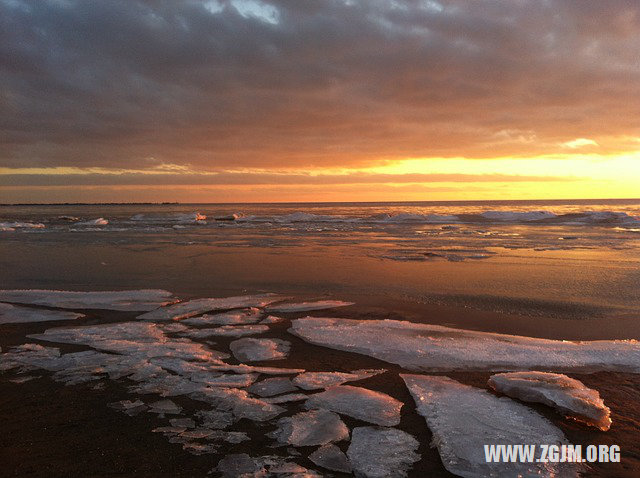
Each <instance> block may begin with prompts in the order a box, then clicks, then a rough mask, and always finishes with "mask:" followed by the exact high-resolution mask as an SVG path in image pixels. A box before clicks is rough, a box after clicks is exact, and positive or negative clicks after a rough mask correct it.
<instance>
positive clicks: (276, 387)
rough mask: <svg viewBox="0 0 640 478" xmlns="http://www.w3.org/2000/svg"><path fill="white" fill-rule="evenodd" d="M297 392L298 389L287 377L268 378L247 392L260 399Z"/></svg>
mask: <svg viewBox="0 0 640 478" xmlns="http://www.w3.org/2000/svg"><path fill="white" fill-rule="evenodd" d="M297 390H298V388H297V387H296V386H295V385H293V383H291V379H290V378H287V377H274V378H267V379H265V380H262V381H260V382H257V383H254V384H253V385H251V386H250V387H249V388H247V391H249V392H251V393H253V394H254V395H258V396H259V397H272V396H274V395H279V394H281V393H287V392H295V391H297Z"/></svg>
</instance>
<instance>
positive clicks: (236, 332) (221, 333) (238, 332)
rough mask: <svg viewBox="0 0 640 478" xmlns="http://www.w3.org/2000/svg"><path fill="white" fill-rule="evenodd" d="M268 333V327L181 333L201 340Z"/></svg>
mask: <svg viewBox="0 0 640 478" xmlns="http://www.w3.org/2000/svg"><path fill="white" fill-rule="evenodd" d="M268 331H269V326H268V325H223V326H222V327H214V328H206V329H191V330H188V331H184V332H182V333H181V334H180V335H182V336H184V337H192V338H197V339H203V338H208V337H216V336H218V337H244V336H246V335H257V334H263V333H265V332H268Z"/></svg>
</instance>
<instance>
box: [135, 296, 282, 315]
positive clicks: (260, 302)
mask: <svg viewBox="0 0 640 478" xmlns="http://www.w3.org/2000/svg"><path fill="white" fill-rule="evenodd" d="M277 300H279V297H278V296H276V295H274V294H258V295H241V296H237V297H221V298H206V299H193V300H190V301H187V302H180V303H178V304H173V305H169V306H167V307H162V308H160V309H156V310H153V311H151V312H147V313H146V314H142V315H139V316H138V317H137V318H138V319H141V320H152V321H163V320H182V319H188V318H190V317H194V316H196V315H200V314H202V313H204V312H209V311H212V310H225V309H239V308H244V307H264V306H265V305H268V304H270V303H272V302H275V301H277Z"/></svg>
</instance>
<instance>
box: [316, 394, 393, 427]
mask: <svg viewBox="0 0 640 478" xmlns="http://www.w3.org/2000/svg"><path fill="white" fill-rule="evenodd" d="M305 407H306V408H307V409H313V408H326V409H327V410H331V411H334V412H337V413H340V414H343V415H348V416H350V417H353V418H357V419H358V420H362V421H365V422H368V423H373V424H375V425H383V426H394V425H398V424H399V423H400V409H401V408H402V402H400V401H398V400H396V399H395V398H393V397H390V396H389V395H387V394H386V393H382V392H375V391H373V390H368V389H366V388H362V387H353V386H351V385H338V386H335V387H331V388H328V389H327V390H325V391H324V392H320V393H316V394H314V395H311V396H310V397H309V399H308V400H307V402H306V403H305Z"/></svg>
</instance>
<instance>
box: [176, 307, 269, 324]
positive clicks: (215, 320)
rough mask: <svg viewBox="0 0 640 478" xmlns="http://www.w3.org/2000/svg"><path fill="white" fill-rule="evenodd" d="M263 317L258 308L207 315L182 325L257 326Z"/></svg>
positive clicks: (187, 320) (193, 318) (184, 321)
mask: <svg viewBox="0 0 640 478" xmlns="http://www.w3.org/2000/svg"><path fill="white" fill-rule="evenodd" d="M260 317H262V311H261V310H260V309H258V308H256V307H250V308H248V309H240V310H230V311H228V312H222V313H220V314H213V315H210V314H205V315H202V316H200V317H191V318H188V319H184V320H183V321H182V323H184V324H188V325H241V324H255V323H256V322H258V321H259V320H260Z"/></svg>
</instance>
